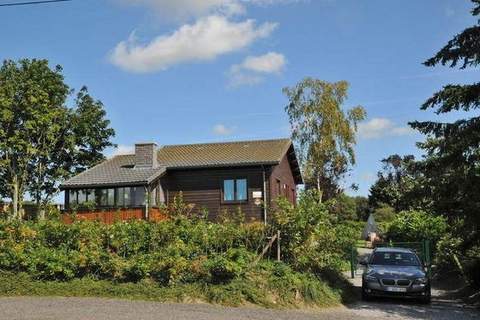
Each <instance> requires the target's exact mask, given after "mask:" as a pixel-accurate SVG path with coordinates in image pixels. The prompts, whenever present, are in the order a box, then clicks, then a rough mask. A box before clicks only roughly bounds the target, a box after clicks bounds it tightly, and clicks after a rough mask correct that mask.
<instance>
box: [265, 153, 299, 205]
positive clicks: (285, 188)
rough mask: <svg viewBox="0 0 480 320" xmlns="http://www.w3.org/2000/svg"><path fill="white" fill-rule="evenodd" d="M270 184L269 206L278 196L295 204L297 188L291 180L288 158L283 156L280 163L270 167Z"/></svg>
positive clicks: (291, 174)
mask: <svg viewBox="0 0 480 320" xmlns="http://www.w3.org/2000/svg"><path fill="white" fill-rule="evenodd" d="M269 182H270V202H271V203H270V205H273V204H274V201H275V199H276V198H277V197H278V196H284V197H286V198H287V199H288V200H290V201H291V202H292V203H295V201H296V197H297V192H296V190H297V188H296V185H295V180H294V178H293V173H292V169H291V167H290V162H289V161H288V157H287V156H286V155H285V156H284V157H283V159H282V161H280V163H279V164H278V165H276V166H274V167H272V173H271V174H270V177H269Z"/></svg>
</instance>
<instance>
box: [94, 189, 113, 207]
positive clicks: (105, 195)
mask: <svg viewBox="0 0 480 320" xmlns="http://www.w3.org/2000/svg"><path fill="white" fill-rule="evenodd" d="M98 204H99V205H100V206H101V207H114V206H115V189H99V190H98Z"/></svg>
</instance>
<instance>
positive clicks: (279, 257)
mask: <svg viewBox="0 0 480 320" xmlns="http://www.w3.org/2000/svg"><path fill="white" fill-rule="evenodd" d="M280 254H281V252H280V230H278V231H277V261H278V262H280V261H281V255H280Z"/></svg>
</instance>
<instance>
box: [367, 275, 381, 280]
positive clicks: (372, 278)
mask: <svg viewBox="0 0 480 320" xmlns="http://www.w3.org/2000/svg"><path fill="white" fill-rule="evenodd" d="M365 280H366V281H367V282H378V279H377V278H375V277H374V276H369V275H366V276H365Z"/></svg>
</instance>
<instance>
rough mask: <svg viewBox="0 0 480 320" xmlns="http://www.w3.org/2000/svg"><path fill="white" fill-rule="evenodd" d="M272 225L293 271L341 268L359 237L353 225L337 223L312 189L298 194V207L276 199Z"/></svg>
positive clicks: (321, 270) (338, 269)
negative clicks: (277, 232)
mask: <svg viewBox="0 0 480 320" xmlns="http://www.w3.org/2000/svg"><path fill="white" fill-rule="evenodd" d="M271 216H272V228H273V229H274V230H280V231H281V248H282V256H283V259H284V260H285V261H286V262H287V263H288V264H290V265H291V266H292V267H293V268H294V269H295V270H298V271H309V272H323V271H324V270H330V269H334V270H336V271H340V270H341V269H342V268H343V267H344V266H345V265H346V264H347V263H348V254H349V252H350V249H351V247H352V246H353V245H354V243H355V240H356V239H357V238H358V237H359V235H358V234H357V231H358V230H357V229H358V227H357V226H356V225H354V224H348V223H345V222H344V223H338V221H337V217H336V216H334V215H332V214H330V212H329V211H328V210H327V207H326V205H325V204H323V203H320V202H319V195H318V194H317V192H316V191H315V190H309V191H305V192H302V193H300V195H299V198H298V203H297V206H296V207H294V206H293V205H292V204H291V203H290V202H288V201H287V200H285V199H282V198H281V199H279V201H278V202H277V209H276V210H275V211H274V212H273V213H272V215H271Z"/></svg>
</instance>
